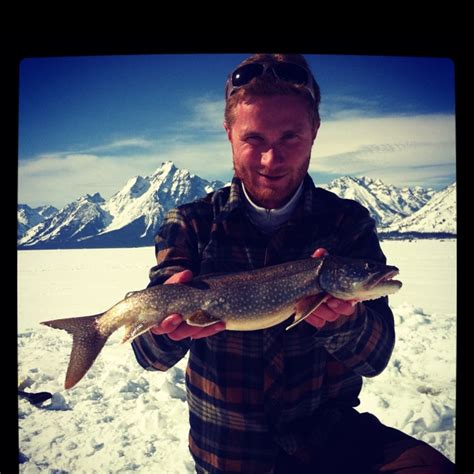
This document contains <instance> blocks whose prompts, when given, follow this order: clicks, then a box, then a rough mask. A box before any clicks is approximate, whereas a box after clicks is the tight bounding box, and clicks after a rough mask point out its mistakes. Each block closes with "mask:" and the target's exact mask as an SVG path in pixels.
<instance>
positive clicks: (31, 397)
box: [18, 390, 53, 405]
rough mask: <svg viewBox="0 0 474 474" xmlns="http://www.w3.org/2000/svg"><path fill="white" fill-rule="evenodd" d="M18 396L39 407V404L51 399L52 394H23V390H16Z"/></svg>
mask: <svg viewBox="0 0 474 474" xmlns="http://www.w3.org/2000/svg"><path fill="white" fill-rule="evenodd" d="M18 395H19V396H20V397H21V398H26V399H27V400H28V401H29V402H30V403H32V404H33V405H41V403H43V402H45V401H46V400H49V399H50V398H53V394H52V393H49V392H37V393H31V392H24V391H23V390H18Z"/></svg>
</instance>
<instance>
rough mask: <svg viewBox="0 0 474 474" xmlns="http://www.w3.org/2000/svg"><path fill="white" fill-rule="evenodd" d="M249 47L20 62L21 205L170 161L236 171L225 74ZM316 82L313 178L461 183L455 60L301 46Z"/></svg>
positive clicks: (210, 171) (105, 187) (219, 173)
mask: <svg viewBox="0 0 474 474" xmlns="http://www.w3.org/2000/svg"><path fill="white" fill-rule="evenodd" d="M249 54H251V53H248V54H193V55H183V54H179V55H134V56H97V57H86V56H83V57H80V56H79V57H63V58H61V57H57V58H31V59H25V60H23V61H22V63H21V64H20V101H19V187H18V189H19V202H21V203H27V204H29V205H32V206H38V205H42V204H53V205H55V206H56V207H62V206H64V205H65V204H67V203H69V202H71V201H73V200H75V199H77V198H78V197H79V196H81V195H84V194H86V193H94V192H97V191H98V192H100V193H101V194H102V196H104V197H105V198H108V197H110V196H111V195H112V194H113V193H115V192H116V191H118V190H119V189H120V188H121V187H122V186H123V185H124V184H125V183H126V181H127V180H128V179H129V178H131V177H133V176H136V175H141V176H146V175H149V174H152V173H153V171H154V170H155V169H156V168H157V167H158V166H160V165H161V163H162V162H163V161H167V160H173V161H174V162H175V164H176V165H177V166H178V167H183V168H187V169H189V170H190V171H191V172H193V173H196V174H198V175H200V176H202V177H204V178H208V179H221V180H224V181H226V180H229V179H230V178H231V176H232V160H231V150H230V145H229V143H228V142H227V139H226V135H225V132H224V130H223V127H222V121H223V110H224V98H223V89H224V83H225V79H226V77H227V74H228V73H229V71H231V70H232V69H233V68H234V67H235V66H236V65H237V64H238V63H239V62H240V61H241V60H242V59H244V58H245V57H247V56H248V55H249ZM305 57H306V58H307V60H308V62H309V64H310V66H311V69H312V70H313V72H314V74H315V77H316V79H317V81H318V83H319V85H320V87H321V95H322V101H321V118H322V124H321V128H320V130H319V134H318V138H317V140H316V142H315V145H314V147H313V151H312V161H311V166H310V173H311V175H312V176H313V179H314V180H315V182H316V183H321V184H322V183H327V182H328V181H330V180H331V179H334V178H336V177H338V176H342V175H354V176H361V175H366V176H371V177H374V178H375V177H376V178H381V179H382V180H383V181H385V182H386V183H388V184H394V185H397V186H405V185H408V186H414V185H420V186H426V187H433V188H435V189H441V188H442V187H444V186H446V185H448V184H450V183H451V182H453V181H454V180H455V178H456V177H455V97H454V66H453V63H452V62H451V61H450V60H449V59H443V58H417V57H385V56H343V55H305Z"/></svg>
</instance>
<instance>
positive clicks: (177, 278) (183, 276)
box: [163, 270, 193, 285]
mask: <svg viewBox="0 0 474 474" xmlns="http://www.w3.org/2000/svg"><path fill="white" fill-rule="evenodd" d="M192 279H193V272H192V271H191V270H183V271H182V272H178V273H175V274H174V275H171V276H170V277H169V278H168V279H167V280H166V281H165V282H164V283H163V284H164V285H169V284H171V283H186V282H188V281H191V280H192Z"/></svg>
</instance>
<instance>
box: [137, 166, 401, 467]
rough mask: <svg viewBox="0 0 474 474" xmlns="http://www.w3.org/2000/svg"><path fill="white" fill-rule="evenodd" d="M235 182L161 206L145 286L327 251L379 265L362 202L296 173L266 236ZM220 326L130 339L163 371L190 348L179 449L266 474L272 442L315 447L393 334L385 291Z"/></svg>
mask: <svg viewBox="0 0 474 474" xmlns="http://www.w3.org/2000/svg"><path fill="white" fill-rule="evenodd" d="M243 199H245V198H244V197H243V194H242V188H241V184H240V180H239V179H237V178H234V179H233V181H232V184H231V186H230V187H225V188H222V189H219V190H218V191H216V192H214V193H211V194H209V195H207V196H206V197H205V198H203V199H200V200H198V201H195V202H193V203H189V204H184V205H182V206H179V207H178V208H177V209H173V210H171V211H170V212H168V214H167V216H166V218H165V220H164V223H163V225H162V226H161V228H160V230H159V232H158V234H157V236H156V238H155V248H156V257H157V262H158V264H157V265H156V266H154V267H153V268H152V269H151V270H150V286H153V285H158V284H162V283H163V282H164V281H165V280H166V279H167V278H168V277H169V276H171V275H172V274H174V273H176V272H178V271H181V270H184V269H190V270H192V272H193V274H194V275H198V274H201V275H204V274H207V273H213V272H229V271H242V270H251V269H255V268H259V267H262V266H267V265H273V264H277V263H282V262H286V261H290V260H296V259H300V258H305V257H308V256H309V255H311V253H312V252H313V251H314V250H315V249H316V248H318V247H324V248H326V249H327V250H328V251H329V253H332V254H335V255H342V256H348V257H361V258H362V257H365V258H370V259H372V260H375V261H378V262H383V263H385V261H386V259H385V256H384V255H383V253H382V251H381V249H380V245H379V241H378V238H377V234H376V230H375V222H374V220H373V219H372V218H371V217H370V216H369V213H368V211H367V210H366V209H365V208H364V207H363V206H361V205H360V204H358V203H357V202H355V201H352V200H347V199H341V198H339V197H337V196H336V195H335V194H333V193H331V192H329V191H326V190H323V189H321V188H317V187H315V186H314V184H313V181H312V179H311V178H310V177H309V175H306V177H305V180H304V188H303V194H302V196H301V198H300V200H299V201H298V205H297V208H296V210H295V211H294V212H293V214H292V216H291V218H290V219H289V221H288V222H287V223H286V224H285V225H284V226H283V227H281V228H280V229H278V230H277V231H276V232H275V233H274V234H273V235H271V236H267V235H264V234H263V233H261V232H260V231H259V230H258V229H257V228H255V227H254V226H253V225H252V224H251V222H250V221H249V220H248V218H247V216H246V212H245V203H244V202H243ZM289 321H290V320H287V321H285V322H283V323H281V324H279V325H277V326H274V327H271V328H268V329H263V330H258V331H249V332H247V331H223V332H221V333H218V334H216V335H214V336H212V337H208V338H204V339H197V340H191V339H189V338H187V339H185V340H181V341H173V340H171V339H170V338H169V337H167V336H166V335H162V336H158V335H153V334H152V333H151V332H147V333H145V334H143V335H141V336H139V337H138V338H136V339H135V340H134V341H133V344H132V347H133V349H134V351H135V355H136V358H137V360H138V362H139V363H140V365H142V366H143V367H144V368H145V369H147V370H161V371H166V370H167V369H169V368H170V367H172V366H173V365H174V364H176V363H177V362H178V361H179V360H180V359H181V358H182V357H184V356H185V355H186V353H187V352H188V351H189V359H188V365H187V370H186V385H187V400H188V405H189V415H190V435H189V447H190V450H191V454H192V455H193V457H194V460H195V462H196V465H197V468H198V469H199V472H210V473H221V472H246V473H247V472H248V473H254V472H255V473H264V472H270V471H271V469H272V467H273V463H274V460H275V456H276V453H277V451H278V449H280V448H281V449H284V450H285V451H287V452H288V453H289V454H293V455H295V454H296V455H297V454H298V452H299V450H301V449H302V447H304V446H306V447H308V446H309V449H317V448H318V446H319V447H320V446H322V443H323V442H324V439H325V437H327V435H328V433H329V431H330V429H331V427H332V426H334V425H335V423H337V421H338V420H339V419H340V418H341V413H342V412H343V410H344V409H345V408H349V407H354V406H356V405H358V404H359V400H358V395H359V393H360V390H361V387H362V376H366V377H372V376H375V375H377V374H379V373H380V372H381V371H382V370H383V369H384V368H385V366H386V365H387V363H388V361H389V358H390V355H391V352H392V349H393V345H394V340H395V335H394V323H393V315H392V312H391V310H390V308H389V306H388V299H387V298H386V297H385V298H380V299H377V300H374V301H368V302H365V303H363V304H359V305H358V306H357V311H356V313H355V315H354V316H352V317H350V318H340V319H339V320H338V321H335V322H333V323H326V325H325V326H324V327H323V328H322V329H319V330H318V329H316V328H315V327H313V326H311V325H310V324H307V323H302V324H299V325H297V326H295V327H294V328H293V329H291V330H290V331H285V327H286V326H287V325H288V322H289Z"/></svg>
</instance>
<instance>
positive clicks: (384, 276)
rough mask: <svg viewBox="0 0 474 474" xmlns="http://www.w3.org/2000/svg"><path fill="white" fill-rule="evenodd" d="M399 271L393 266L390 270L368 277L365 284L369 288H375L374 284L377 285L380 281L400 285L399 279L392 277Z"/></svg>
mask: <svg viewBox="0 0 474 474" xmlns="http://www.w3.org/2000/svg"><path fill="white" fill-rule="evenodd" d="M399 273H400V272H399V270H398V268H395V267H394V268H393V269H392V270H389V271H388V272H383V273H378V274H377V275H374V276H373V277H372V278H371V279H370V281H369V282H368V285H367V286H368V287H369V288H375V287H376V286H379V285H380V284H382V283H383V284H388V285H392V284H393V285H401V282H400V281H398V280H394V279H393V277H395V276H397V275H398V274H399Z"/></svg>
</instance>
